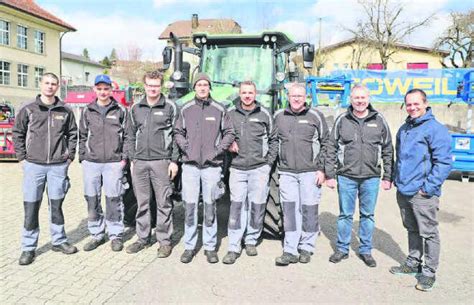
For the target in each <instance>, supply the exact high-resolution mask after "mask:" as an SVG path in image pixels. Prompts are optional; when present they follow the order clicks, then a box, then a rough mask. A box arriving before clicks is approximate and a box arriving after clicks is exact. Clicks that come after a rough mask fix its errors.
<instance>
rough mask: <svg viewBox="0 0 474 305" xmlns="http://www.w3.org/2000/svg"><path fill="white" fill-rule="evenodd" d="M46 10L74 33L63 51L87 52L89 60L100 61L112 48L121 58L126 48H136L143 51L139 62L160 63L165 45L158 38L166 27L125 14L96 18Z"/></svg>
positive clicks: (86, 14)
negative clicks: (147, 60)
mask: <svg viewBox="0 0 474 305" xmlns="http://www.w3.org/2000/svg"><path fill="white" fill-rule="evenodd" d="M48 10H49V11H51V12H52V13H53V14H55V15H56V16H61V19H63V20H65V21H66V22H68V23H69V24H71V25H72V26H73V27H75V28H76V29H77V31H76V32H71V33H67V34H66V35H65V36H64V38H63V41H62V43H63V47H62V49H63V51H66V52H71V53H74V54H81V53H82V50H83V49H84V48H87V49H88V51H89V55H90V57H91V58H92V59H94V60H101V59H102V58H103V57H104V56H108V55H110V52H111V50H112V48H115V49H116V50H117V52H118V54H119V56H120V53H121V52H122V53H123V52H124V51H125V50H127V48H128V47H129V46H138V47H140V48H141V49H142V51H143V53H142V54H143V56H142V59H149V60H154V61H160V60H161V52H162V50H163V48H164V46H165V45H166V43H165V42H164V41H160V40H158V36H159V35H160V34H161V32H162V31H163V30H164V29H165V28H166V25H167V24H159V23H157V22H154V21H153V20H147V19H143V18H140V17H133V16H126V14H125V13H124V14H110V15H103V16H99V15H94V13H90V12H85V11H76V12H70V13H66V12H63V11H61V10H60V9H58V8H54V7H49V8H48Z"/></svg>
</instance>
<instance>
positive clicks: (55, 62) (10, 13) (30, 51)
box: [0, 0, 76, 105]
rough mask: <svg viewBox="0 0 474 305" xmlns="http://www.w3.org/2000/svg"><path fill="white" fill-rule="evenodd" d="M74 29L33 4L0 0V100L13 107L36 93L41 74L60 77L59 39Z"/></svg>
mask: <svg viewBox="0 0 474 305" xmlns="http://www.w3.org/2000/svg"><path fill="white" fill-rule="evenodd" d="M72 31H76V29H75V28H74V27H73V26H72V25H70V24H69V23H67V22H66V21H64V20H62V19H61V18H59V17H58V16H55V15H53V14H52V13H50V12H48V11H47V10H45V9H44V8H42V7H40V6H39V5H38V4H36V2H35V1H33V0H0V92H1V94H0V98H1V99H5V100H7V101H10V102H12V103H14V104H15V105H18V104H20V103H21V102H23V101H25V100H27V99H31V98H32V97H33V96H35V95H36V94H37V93H38V87H39V79H40V77H41V75H42V74H43V73H45V72H53V73H55V74H57V75H58V76H59V75H60V73H61V38H62V36H63V35H64V34H65V33H67V32H72Z"/></svg>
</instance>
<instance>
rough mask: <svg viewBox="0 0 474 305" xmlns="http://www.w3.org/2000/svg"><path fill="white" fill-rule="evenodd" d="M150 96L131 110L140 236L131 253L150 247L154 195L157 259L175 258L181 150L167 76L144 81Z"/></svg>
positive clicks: (131, 147)
mask: <svg viewBox="0 0 474 305" xmlns="http://www.w3.org/2000/svg"><path fill="white" fill-rule="evenodd" d="M143 83H144V84H145V93H146V96H145V97H144V98H143V100H141V101H140V102H139V103H137V104H135V105H133V107H132V109H131V110H130V137H129V139H130V141H129V145H127V146H128V153H129V157H130V159H131V162H132V163H131V166H132V167H131V170H132V184H133V189H134V191H135V196H136V197H137V205H138V209H137V216H136V223H137V224H136V232H137V236H138V240H137V241H136V242H134V243H132V244H131V245H129V246H128V247H127V253H130V254H132V253H137V252H139V251H141V250H143V249H144V248H145V247H148V246H149V245H150V237H151V229H152V228H151V210H150V201H151V199H152V193H154V194H155V200H156V208H157V213H156V228H155V234H156V239H157V241H158V243H159V248H158V253H157V256H158V257H159V258H165V257H168V256H169V255H170V254H171V250H172V248H171V234H172V233H173V219H172V209H173V202H172V199H171V195H172V193H173V189H172V180H173V179H174V177H175V176H176V174H177V172H178V165H177V159H178V148H177V146H176V145H175V144H174V141H173V129H174V124H175V122H176V119H177V117H178V109H177V107H176V105H175V104H174V103H173V102H172V101H169V100H168V99H167V98H166V97H165V96H164V95H163V94H162V93H161V86H162V85H163V74H161V73H160V72H158V71H154V72H149V73H146V74H145V76H144V77H143Z"/></svg>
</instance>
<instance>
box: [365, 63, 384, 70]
mask: <svg viewBox="0 0 474 305" xmlns="http://www.w3.org/2000/svg"><path fill="white" fill-rule="evenodd" d="M367 69H369V70H383V65H382V64H367Z"/></svg>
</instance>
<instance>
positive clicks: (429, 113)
mask: <svg viewBox="0 0 474 305" xmlns="http://www.w3.org/2000/svg"><path fill="white" fill-rule="evenodd" d="M433 118H434V115H433V111H432V110H431V107H428V108H426V113H425V114H424V115H422V116H421V117H419V118H415V119H412V118H411V117H410V116H408V117H407V118H406V120H405V122H406V123H407V124H410V125H414V126H417V125H420V124H423V123H424V122H426V121H429V120H431V119H433Z"/></svg>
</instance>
